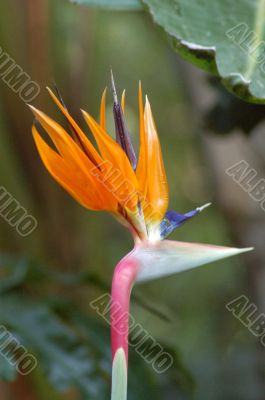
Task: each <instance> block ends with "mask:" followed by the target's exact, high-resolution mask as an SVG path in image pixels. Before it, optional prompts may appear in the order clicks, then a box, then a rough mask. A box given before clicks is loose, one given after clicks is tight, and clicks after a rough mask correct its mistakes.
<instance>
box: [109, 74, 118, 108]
mask: <svg viewBox="0 0 265 400" xmlns="http://www.w3.org/2000/svg"><path fill="white" fill-rule="evenodd" d="M110 79H111V86H112V93H113V98H114V102H115V103H118V96H117V91H116V86H115V81H114V76H113V72H112V69H110Z"/></svg>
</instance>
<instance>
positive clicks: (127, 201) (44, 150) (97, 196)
mask: <svg viewBox="0 0 265 400" xmlns="http://www.w3.org/2000/svg"><path fill="white" fill-rule="evenodd" d="M112 89H113V97H114V106H113V113H114V120H115V130H116V140H114V139H113V138H112V136H111V135H109V133H108V132H107V128H106V105H105V103H106V90H104V92H103V95H102V99H101V105H100V121H99V122H97V121H96V120H95V119H94V118H93V117H92V116H91V115H90V114H88V113H87V112H86V111H83V110H82V114H83V117H84V119H85V122H86V123H87V125H88V127H89V129H90V131H91V133H92V135H93V136H94V139H95V141H96V145H97V148H96V147H95V146H94V145H93V144H92V142H91V140H89V138H88V137H87V135H86V134H85V133H84V132H83V130H82V129H81V128H80V127H79V125H78V124H77V123H76V122H75V120H74V119H73V118H72V117H71V115H70V114H69V112H68V110H67V108H66V106H65V104H64V103H63V101H62V99H61V97H60V95H59V94H58V97H57V96H56V95H55V94H54V93H53V92H52V91H51V90H50V89H49V88H48V91H49V93H50V95H51V97H52V99H53V100H54V101H55V103H56V104H57V106H58V107H59V109H60V110H61V112H62V113H63V115H64V116H65V118H66V120H67V122H68V127H69V129H68V132H67V130H65V129H64V128H63V127H62V126H61V125H59V124H58V123H57V122H55V121H54V120H52V119H51V118H50V117H48V116H47V115H46V114H44V113H43V112H42V111H39V110H37V109H36V108H34V107H33V106H30V107H31V109H32V111H33V113H34V114H35V117H36V119H37V120H38V121H39V123H40V124H41V125H42V127H43V128H44V130H45V131H46V132H47V133H48V135H49V136H50V138H51V140H52V142H53V144H54V146H55V148H56V151H55V150H53V149H52V148H51V147H50V146H49V145H48V144H47V143H46V142H45V141H44V140H43V139H42V137H41V136H40V134H39V132H38V130H37V126H36V124H34V125H33V127H32V132H33V136H34V140H35V143H36V145H37V148H38V151H39V154H40V156H41V159H42V161H43V163H44V165H45V166H46V168H47V170H48V171H49V172H50V174H51V175H52V176H53V177H54V179H55V180H56V181H57V182H58V183H59V184H60V185H61V186H62V187H63V188H64V189H65V190H66V191H67V192H68V193H69V194H70V195H71V196H73V197H74V198H75V199H76V200H77V201H78V202H79V203H80V204H81V205H83V206H84V207H86V208H88V209H91V210H102V211H108V212H110V213H112V214H113V215H114V216H115V217H116V218H117V219H118V220H119V221H120V222H121V223H122V224H124V225H126V226H127V227H128V228H129V229H130V231H131V233H132V234H133V236H134V238H135V240H136V241H139V240H148V239H149V240H156V239H162V238H164V237H166V236H167V235H168V234H170V233H171V232H172V231H173V230H174V229H175V228H176V227H179V226H180V225H182V224H183V223H184V222H185V221H187V220H188V219H190V218H191V217H193V216H194V215H196V214H197V213H198V212H200V211H201V210H202V209H203V207H198V208H196V209H195V210H193V211H191V212H189V213H186V214H180V213H177V212H173V211H167V207H168V184H167V177H166V173H165V168H164V162H163V157H162V152H161V147H160V143H159V139H158V135H157V130H156V126H155V122H154V118H153V115H152V110H151V106H150V103H149V101H148V98H147V96H146V98H145V105H143V100H142V89H141V84H139V92H138V98H139V131H140V149H139V156H138V160H137V158H136V155H135V151H134V148H133V145H132V141H131V138H130V134H129V132H128V128H127V126H126V122H125V119H124V107H125V92H123V95H122V100H121V103H120V102H119V100H118V96H117V92H116V88H115V84H114V79H113V76H112Z"/></svg>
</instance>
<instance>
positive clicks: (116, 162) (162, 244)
mask: <svg viewBox="0 0 265 400" xmlns="http://www.w3.org/2000/svg"><path fill="white" fill-rule="evenodd" d="M112 89H113V95H114V107H113V113H114V119H115V130H116V140H114V139H113V138H112V137H111V136H110V135H109V134H108V132H107V128H106V111H105V109H106V106H105V100H106V90H105V91H104V92H103V95H102V99H101V105H100V121H99V122H97V121H96V120H95V119H94V118H93V117H92V116H91V115H90V114H88V113H87V112H85V111H82V113H83V116H84V119H85V121H86V123H87V125H88V127H89V128H90V131H91V132H92V135H93V136H94V139H95V141H96V145H97V148H96V147H95V146H94V145H93V144H92V142H91V141H90V140H89V139H88V137H87V136H86V135H85V133H84V132H83V131H82V129H81V128H80V127H79V125H78V124H77V123H76V122H75V121H74V119H73V118H72V117H71V115H70V114H69V112H68V110H67V108H66V106H65V105H64V103H63V101H62V99H61V97H60V95H58V97H57V96H55V94H54V93H53V92H52V91H51V90H50V89H48V90H49V93H50V95H51V97H52V98H53V100H54V101H55V103H56V104H57V106H58V107H59V109H60V110H61V112H62V113H63V115H64V116H65V118H66V120H67V122H68V127H69V129H68V132H67V131H66V130H65V129H64V128H63V127H62V126H60V125H59V124H58V123H57V122H55V121H54V120H52V119H51V118H50V117H48V116H47V115H46V114H44V113H43V112H41V111H39V110H37V109H36V108H34V107H32V106H31V109H32V111H33V113H34V114H35V116H36V119H37V120H38V121H39V123H40V124H41V125H42V127H43V128H44V130H45V131H46V132H47V133H48V135H49V136H50V138H51V140H52V142H53V144H54V146H55V148H56V150H53V149H52V148H51V147H50V146H49V145H48V144H47V143H46V142H45V141H44V140H43V139H42V137H41V136H40V134H39V132H38V130H37V126H36V125H35V124H34V125H33V127H32V132H33V136H34V140H35V143H36V145H37V148H38V151H39V153H40V156H41V158H42V161H43V163H44V165H45V166H46V168H47V169H48V171H49V172H50V174H51V175H52V176H53V177H54V179H55V180H56V181H57V182H58V183H59V184H60V185H61V186H63V187H64V189H65V190H67V192H68V193H70V195H72V196H73V197H74V198H75V199H76V200H77V201H78V202H79V203H80V204H81V205H83V206H84V207H86V208H89V209H92V210H102V211H109V212H110V213H112V214H113V215H114V216H115V218H117V219H118V220H119V221H120V222H121V223H122V224H124V225H125V226H127V227H128V228H129V229H130V231H131V232H132V235H133V237H134V239H135V247H134V249H133V250H132V251H131V252H130V253H129V254H127V255H126V256H125V257H124V258H123V259H122V260H121V261H120V262H119V263H118V265H117V266H116V268H115V272H114V276H113V280H112V295H111V298H112V302H111V308H110V313H111V321H112V322H111V340H112V355H113V374H112V397H111V398H112V400H118V399H119V400H121V399H123V400H125V399H126V392H127V361H128V360H127V357H128V330H129V302H130V293H131V289H132V286H133V284H134V283H135V282H139V283H140V282H145V281H148V280H152V279H156V278H159V277H162V276H166V275H172V274H174V273H177V272H181V271H185V270H188V269H191V268H195V267H198V266H201V265H204V264H207V263H209V262H211V261H215V260H219V259H222V258H225V257H230V256H232V255H235V254H239V253H242V252H245V251H249V250H251V248H246V249H237V248H229V247H222V246H213V245H205V244H197V243H184V242H177V241H168V240H165V241H160V239H164V238H165V237H166V236H168V235H169V234H170V233H171V232H172V231H173V230H174V229H175V228H178V227H179V226H181V225H182V224H183V223H184V222H186V221H188V220H189V219H190V218H192V217H194V216H195V215H196V214H198V213H199V212H200V211H202V210H203V209H204V208H205V207H207V206H208V205H209V204H206V205H205V206H202V207H197V208H196V209H195V210H193V211H190V212H188V213H185V214H180V213H178V212H176V211H168V210H167V208H168V185H167V177H166V173H165V169H164V163H163V158H162V153H161V148H160V143H159V139H158V136H157V130H156V126H155V123H154V119H153V115H152V111H151V106H150V103H149V101H148V98H147V97H146V99H145V105H143V100H142V89H141V84H139V130H140V150H139V156H138V160H137V158H136V155H135V151H134V148H133V145H132V141H131V138H130V135H129V132H128V128H127V126H126V123H125V119H124V104H125V94H124V93H123V95H122V100H121V103H120V102H119V100H118V96H117V93H116V89H115V84H114V80H113V77H112Z"/></svg>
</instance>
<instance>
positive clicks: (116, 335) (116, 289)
mask: <svg viewBox="0 0 265 400" xmlns="http://www.w3.org/2000/svg"><path fill="white" fill-rule="evenodd" d="M130 254H131V253H130ZM137 271H138V266H137V262H136V261H135V260H133V259H132V258H131V257H129V255H128V256H126V257H125V258H123V259H122V260H121V261H120V262H119V263H118V264H117V266H116V268H115V271H114V275H113V279H112V289H111V309H110V319H111V348H112V360H113V359H114V357H115V354H116V352H117V350H119V349H120V348H122V349H123V350H124V353H125V357H126V361H127V364H128V333H129V319H130V316H129V309H130V295H131V290H132V286H133V283H134V281H135V278H136V275H137Z"/></svg>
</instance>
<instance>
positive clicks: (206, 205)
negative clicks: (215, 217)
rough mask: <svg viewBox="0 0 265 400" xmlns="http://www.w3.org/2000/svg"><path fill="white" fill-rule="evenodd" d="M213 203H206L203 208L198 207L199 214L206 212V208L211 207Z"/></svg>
mask: <svg viewBox="0 0 265 400" xmlns="http://www.w3.org/2000/svg"><path fill="white" fill-rule="evenodd" d="M211 204H212V203H206V204H204V205H203V206H201V207H197V208H196V210H198V211H199V212H201V211H202V210H204V209H205V208H207V207H209V206H210V205H211Z"/></svg>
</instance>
